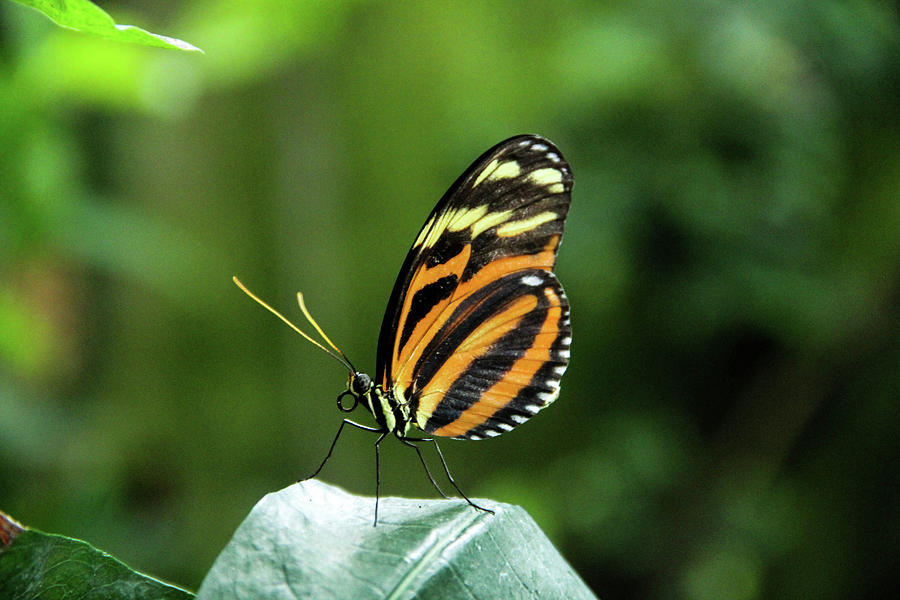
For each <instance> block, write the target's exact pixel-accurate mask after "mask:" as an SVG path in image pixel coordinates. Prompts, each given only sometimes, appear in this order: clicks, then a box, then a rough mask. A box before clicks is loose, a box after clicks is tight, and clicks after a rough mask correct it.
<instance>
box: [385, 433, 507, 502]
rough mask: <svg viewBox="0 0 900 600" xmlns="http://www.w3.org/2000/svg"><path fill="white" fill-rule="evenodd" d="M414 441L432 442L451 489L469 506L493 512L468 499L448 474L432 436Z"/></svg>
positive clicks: (442, 455) (445, 464) (445, 462)
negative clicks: (451, 486)
mask: <svg viewBox="0 0 900 600" xmlns="http://www.w3.org/2000/svg"><path fill="white" fill-rule="evenodd" d="M401 441H402V440H401ZM414 441H422V442H431V443H432V444H434V449H435V450H437V455H438V458H440V459H441V466H442V467H444V474H445V475H447V479H449V480H450V483H451V484H452V485H453V489H455V490H456V491H457V493H458V494H459V495H460V496H462V497H463V498H464V499H465V501H466V502H468V503H469V506H471V507H472V508H477V509H478V510H483V511H484V512H489V513H491V514H494V511H492V510H491V509H489V508H485V507H483V506H478V505H477V504H475V503H474V502H472V501H471V500H470V499H469V497H468V496H466V494H465V492H463V491H462V490H461V489H459V485H458V484H457V483H456V480H455V479H453V475H451V474H450V467H448V466H447V461H446V460H444V454H443V453H442V452H441V447H440V446H438V443H437V440H435V439H434V438H423V439H421V440H414ZM426 471H427V468H426ZM429 477H430V475H429Z"/></svg>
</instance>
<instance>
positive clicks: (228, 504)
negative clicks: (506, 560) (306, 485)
mask: <svg viewBox="0 0 900 600" xmlns="http://www.w3.org/2000/svg"><path fill="white" fill-rule="evenodd" d="M100 4H101V6H102V7H103V8H105V9H106V10H107V11H109V12H110V13H111V14H112V15H113V16H114V17H115V18H116V20H117V21H118V22H120V23H133V24H136V25H139V26H141V27H144V28H146V29H149V30H150V31H154V32H158V33H164V34H167V35H171V36H174V37H178V38H181V39H184V40H187V41H189V42H191V43H193V44H195V45H197V46H199V47H201V48H203V49H204V50H205V54H203V55H200V54H194V53H179V52H174V51H166V50H160V49H152V48H143V47H137V46H129V45H123V44H115V43H110V42H106V41H103V40H99V39H96V38H93V37H90V36H87V35H83V34H78V33H74V32H71V31H66V30H63V29H59V28H57V27H55V26H54V25H53V24H52V23H50V22H49V21H47V20H46V19H45V18H44V17H43V16H41V15H40V14H38V13H36V12H34V11H31V10H30V9H27V8H25V7H22V6H20V5H18V4H15V3H12V2H8V1H6V0H4V1H3V2H0V509H3V510H5V511H6V512H8V513H10V514H11V515H13V516H14V517H16V518H18V519H19V520H21V521H22V522H24V523H25V524H27V525H30V526H33V527H37V528H40V529H43V530H45V531H51V532H57V533H63V534H66V535H71V536H75V537H80V538H83V539H86V540H88V541H90V542H92V543H93V544H95V545H96V546H98V547H100V548H102V549H104V550H106V551H108V552H110V553H112V554H114V555H116V556H117V557H120V558H121V559H123V560H125V561H126V562H128V563H129V564H131V565H132V566H134V567H136V568H138V569H140V570H143V571H146V572H149V573H152V574H155V575H158V576H161V577H164V578H166V579H169V580H171V581H173V582H176V583H179V584H181V585H185V586H188V587H192V588H196V587H197V586H198V585H199V583H200V581H201V579H202V577H203V574H204V573H205V571H206V570H207V569H208V568H209V566H210V564H211V563H212V561H213V560H214V558H215V556H216V554H217V553H218V552H219V550H220V549H221V548H222V546H223V545H224V544H225V543H226V542H227V540H228V539H229V537H230V535H231V533H232V532H233V530H234V529H235V527H236V526H237V525H238V524H239V523H240V521H241V520H242V518H243V517H244V515H245V514H246V513H247V512H248V511H249V510H250V508H251V507H252V506H253V504H254V503H255V502H256V501H257V500H258V499H259V498H260V497H261V496H262V495H263V494H265V493H267V492H269V491H273V490H276V489H280V488H281V487H284V486H286V485H289V484H290V483H291V482H293V481H294V480H295V479H296V478H297V477H298V476H301V475H305V474H307V473H308V472H310V471H311V470H312V469H313V468H314V467H315V466H316V465H317V464H318V461H320V460H321V458H322V457H323V455H324V453H325V451H326V450H327V448H328V444H329V443H330V441H331V439H332V435H333V434H334V431H335V429H336V427H337V425H338V423H339V421H340V418H341V417H342V415H341V414H340V413H338V412H337V410H336V408H335V405H334V398H335V396H336V394H337V393H338V392H339V391H341V389H342V388H343V385H344V382H345V376H346V375H345V373H344V372H343V371H342V369H341V367H340V366H339V365H338V364H337V363H335V362H334V361H332V360H331V359H330V358H328V357H327V356H325V355H324V354H323V353H321V352H320V351H318V350H316V349H315V348H313V347H312V346H311V345H309V344H307V343H306V342H305V341H303V340H302V339H301V338H300V337H299V336H297V335H296V334H294V333H292V332H291V331H290V330H288V328H286V327H284V326H283V325H282V324H281V323H279V322H277V321H276V320H275V319H274V318H272V317H271V315H269V314H267V313H265V312H264V311H263V310H261V309H260V308H259V307H257V306H255V305H254V304H253V303H252V302H251V301H250V300H249V299H248V298H246V297H245V296H244V295H243V294H242V293H241V292H240V291H238V290H237V288H235V287H234V285H233V284H232V282H231V276H232V275H235V274H237V275H239V276H241V278H242V279H243V280H244V282H245V283H247V284H248V285H249V286H250V287H251V288H252V289H254V290H255V291H256V292H257V293H259V294H260V295H261V296H263V297H264V298H266V299H268V300H269V301H270V302H271V303H272V304H273V305H275V306H276V307H278V308H280V309H282V310H283V311H285V312H286V313H287V314H289V315H291V316H293V317H296V318H297V319H300V316H299V311H297V310H296V304H295V300H294V293H295V292H296V291H298V290H302V291H303V292H304V293H305V295H306V297H307V302H308V304H309V306H310V307H311V310H312V311H313V313H314V314H315V315H316V316H317V318H318V320H319V322H320V323H321V324H322V325H323V326H324V327H325V329H326V331H327V332H328V333H329V335H330V336H331V337H332V338H333V339H334V340H335V341H337V342H338V344H340V345H341V346H342V348H343V350H344V351H345V352H346V353H347V355H348V356H350V357H351V359H352V360H353V361H354V362H355V363H357V365H358V366H363V367H365V369H366V370H371V369H373V368H374V362H375V356H374V352H375V341H376V338H377V335H378V327H379V326H380V323H381V316H382V313H383V310H384V306H385V303H386V301H387V298H388V295H389V293H390V290H391V287H392V285H393V282H394V278H395V276H396V274H397V270H398V268H399V266H400V264H401V262H402V261H403V258H404V256H405V253H406V251H407V249H408V248H409V245H410V244H411V242H412V240H413V238H414V237H415V235H416V233H417V231H418V229H419V227H420V226H421V224H422V222H423V221H424V219H425V217H426V215H427V214H428V213H429V211H430V210H431V208H432V207H433V205H434V203H435V202H436V201H437V200H438V198H439V197H440V195H441V194H442V193H443V192H444V190H445V189H446V187H447V186H448V185H449V184H450V183H451V182H452V181H453V180H454V179H455V177H456V176H457V175H458V174H459V173H460V172H462V170H463V169H464V168H465V167H467V166H468V164H469V163H470V162H471V161H472V160H473V159H474V158H475V157H476V156H478V155H479V154H480V153H481V152H482V151H483V150H485V149H486V148H488V147H490V146H491V145H492V144H494V143H496V142H497V141H499V140H501V139H504V138H506V137H508V136H511V135H514V134H518V133H526V132H534V133H540V134H542V135H545V136H547V137H549V138H550V139H552V140H553V141H554V142H556V143H557V144H558V145H559V147H560V148H561V149H562V151H563V152H564V154H565V155H566V157H567V158H568V159H569V161H570V162H571V164H572V168H573V171H574V173H575V190H574V194H573V203H572V209H571V212H570V217H569V222H568V226H567V233H566V237H565V240H564V243H563V246H562V248H561V252H560V258H559V264H558V268H557V273H558V275H559V277H560V279H561V281H562V282H563V284H564V285H565V287H566V290H567V293H568V296H569V298H570V299H571V304H572V321H573V328H574V342H573V352H572V354H573V358H572V363H571V366H570V369H569V371H568V373H567V374H566V376H565V378H564V380H563V391H562V395H561V397H560V399H559V401H558V402H557V403H556V404H555V405H553V406H552V407H550V408H549V409H547V410H546V411H544V412H543V413H541V415H540V416H539V417H538V418H536V419H534V420H533V421H531V422H529V423H528V424H526V425H524V426H522V427H521V428H519V429H517V430H516V431H514V432H512V433H510V434H508V435H505V436H502V437H500V438H497V439H494V440H490V441H485V442H468V443H463V442H450V441H447V442H445V443H444V444H443V445H442V448H443V450H444V453H445V454H446V456H447V459H448V461H449V463H450V465H451V468H453V470H454V474H455V476H456V478H457V479H458V480H459V481H460V482H461V483H462V485H463V486H464V489H466V490H467V491H468V493H469V494H471V495H473V496H481V497H490V498H493V499H496V500H500V501H505V502H510V503H516V504H521V505H523V506H524V507H525V508H526V509H527V510H528V511H529V512H530V513H531V514H532V515H533V516H534V517H535V519H536V520H537V521H538V523H539V524H540V525H541V527H542V528H543V529H544V530H545V531H546V532H547V534H548V535H549V536H550V537H551V539H552V540H553V541H554V542H555V543H556V545H557V546H558V547H559V549H560V550H561V552H562V553H563V554H564V555H565V556H566V557H567V559H568V560H569V561H570V562H571V563H572V565H573V566H574V567H575V568H576V570H577V571H578V572H579V573H580V574H581V575H582V576H583V577H584V578H585V580H586V581H587V582H588V583H589V585H590V586H591V587H592V588H593V589H594V590H595V591H596V593H597V594H598V595H599V596H601V597H606V598H629V597H631V598H689V599H712V598H736V599H745V600H749V599H754V598H801V597H805V598H825V599H827V598H875V597H879V596H880V594H881V593H883V592H884V590H885V589H886V588H887V586H888V585H889V584H890V583H892V582H896V576H897V569H898V567H900V564H898V558H897V557H898V553H897V543H898V537H900V534H898V532H900V494H898V489H900V487H898V484H900V481H898V479H900V476H898V473H900V469H898V457H900V452H898V448H900V444H898V439H900V414H898V398H900V318H898V317H900V52H898V51H900V33H898V32H900V28H898V8H897V4H896V3H891V2H863V1H847V2H835V1H829V0H824V1H818V2H784V3H781V2H769V3H767V2H749V3H748V2H722V1H713V0H688V1H686V2H670V3H657V2H643V1H619V2H605V3H597V2H587V1H585V2H561V3H552V2H550V3H548V2H531V1H525V2H517V1H513V0H509V1H506V2H489V3H480V2H435V3H419V2H400V3H393V2H366V1H352V2H351V1H343V2H339V1H335V2H306V1H303V2H271V1H270V2H262V1H259V2H237V1H234V0H199V1H194V2H167V3H149V4H148V3H145V2H136V1H131V2H102V3H100ZM360 416H362V415H360ZM372 441H373V440H372V438H371V437H370V436H369V435H367V434H363V433H361V432H357V433H354V432H347V434H346V436H345V438H344V439H343V440H342V442H341V445H340V446H339V447H338V450H337V452H336V454H335V456H334V457H333V460H332V461H331V463H330V464H329V465H328V467H327V468H326V470H325V471H324V473H323V474H322V479H324V480H326V481H329V482H332V483H336V484H338V485H341V486H343V487H345V488H347V489H349V490H351V491H353V492H356V493H362V494H372V493H373V492H374V460H373V458H374V457H373V451H372ZM384 450H385V451H384V455H383V456H384V462H383V465H384V469H383V486H384V487H383V489H384V491H385V492H386V493H388V494H394V495H412V496H426V497H432V496H433V495H434V493H433V491H432V490H431V488H430V486H429V485H428V483H427V481H426V479H425V477H424V475H422V473H421V471H420V468H419V466H418V463H417V462H416V458H415V456H414V454H413V453H411V452H409V451H407V450H408V449H405V448H402V447H400V446H399V444H385V448H384Z"/></svg>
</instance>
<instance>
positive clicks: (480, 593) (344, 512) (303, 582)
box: [197, 481, 594, 600]
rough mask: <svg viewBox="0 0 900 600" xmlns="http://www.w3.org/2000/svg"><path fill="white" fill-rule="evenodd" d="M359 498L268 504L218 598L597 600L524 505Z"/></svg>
mask: <svg viewBox="0 0 900 600" xmlns="http://www.w3.org/2000/svg"><path fill="white" fill-rule="evenodd" d="M478 503H479V504H481V505H482V506H485V507H487V508H490V509H492V510H494V511H495V513H496V514H493V515H491V514H489V513H486V512H482V511H478V510H475V509H474V508H472V507H471V506H469V505H468V504H466V503H465V502H464V501H462V500H455V499H454V500H414V499H405V498H382V499H381V502H380V504H379V509H378V525H377V526H376V527H373V526H372V519H373V516H374V510H375V500H374V498H365V497H359V496H353V495H351V494H348V493H347V492H344V491H343V490H340V489H338V488H335V487H332V486H329V485H326V484H324V483H321V482H318V481H306V482H303V483H301V484H297V485H293V486H290V487H288V488H285V489H283V490H281V491H279V492H274V493H272V494H269V495H267V496H266V497H265V498H263V499H262V500H261V501H260V502H259V503H258V504H257V505H256V507H254V509H253V510H252V511H251V512H250V515H249V516H248V517H247V519H246V520H245V521H244V522H243V523H242V524H241V526H240V527H239V528H238V530H237V532H235V534H234V537H233V538H232V539H231V542H229V544H228V545H227V546H226V547H225V549H224V550H223V551H222V553H221V554H220V555H219V557H218V558H217V559H216V562H215V564H213V567H212V569H211V570H210V572H209V573H208V574H207V575H206V578H205V579H204V580H203V584H202V585H201V587H200V590H199V591H198V592H197V599H198V600H204V599H213V598H242V599H251V598H260V599H262V598H266V599H279V598H284V599H286V600H287V599H290V600H295V599H296V598H353V599H357V600H358V599H364V598H379V599H380V598H442V599H453V598H466V599H467V600H472V599H477V598H567V599H577V598H594V595H593V593H591V591H590V590H589V589H588V587H587V586H586V585H585V583H584V582H583V581H582V580H581V578H579V577H578V575H577V574H576V573H575V572H574V571H573V570H572V567H570V566H569V564H568V563H567V562H566V561H565V559H563V558H562V556H560V554H559V552H557V550H556V548H554V547H553V544H552V543H550V540H548V539H547V538H546V537H545V536H544V534H543V533H542V532H541V530H540V529H539V528H538V526H537V524H535V522H534V521H533V520H532V519H531V517H529V516H528V514H527V513H526V512H525V511H524V510H523V509H522V508H521V507H518V506H511V505H508V504H500V503H496V502H490V501H486V500H478Z"/></svg>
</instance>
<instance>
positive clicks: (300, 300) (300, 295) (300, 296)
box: [297, 292, 356, 373]
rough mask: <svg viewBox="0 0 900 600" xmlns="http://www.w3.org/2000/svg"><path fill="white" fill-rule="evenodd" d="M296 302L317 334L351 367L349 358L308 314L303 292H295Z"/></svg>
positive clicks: (354, 370)
mask: <svg viewBox="0 0 900 600" xmlns="http://www.w3.org/2000/svg"><path fill="white" fill-rule="evenodd" d="M297 304H299V305H300V310H301V311H302V312H303V316H304V317H306V320H307V321H309V322H310V324H311V325H312V326H313V327H314V328H315V330H316V331H318V332H319V335H321V336H322V339H323V340H325V341H326V342H328V345H329V346H331V347H332V348H334V351H335V352H337V353H338V354H340V355H341V358H343V359H344V361H346V363H347V365H349V366H350V367H351V368H352V367H353V365H351V364H350V359H349V358H347V356H346V355H345V354H344V353H343V352H341V349H340V348H338V347H337V346H335V345H334V342H332V341H331V338H329V337H328V336H327V335H325V332H324V331H322V328H321V327H319V324H318V323H316V320H315V319H313V318H312V315H311V314H309V310H308V309H307V308H306V302H304V301H303V292H297ZM353 372H354V373H355V372H356V369H353Z"/></svg>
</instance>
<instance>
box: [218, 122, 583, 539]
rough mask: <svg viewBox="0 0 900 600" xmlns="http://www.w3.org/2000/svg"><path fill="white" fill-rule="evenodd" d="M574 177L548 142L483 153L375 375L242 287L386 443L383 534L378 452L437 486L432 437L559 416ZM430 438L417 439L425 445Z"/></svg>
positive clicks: (381, 346)
mask: <svg viewBox="0 0 900 600" xmlns="http://www.w3.org/2000/svg"><path fill="white" fill-rule="evenodd" d="M572 184H573V177H572V172H571V169H570V167H569V164H568V163H567V162H566V160H565V159H564V158H563V156H562V153H561V152H560V151H559V149H558V148H557V147H556V146H555V145H554V144H553V143H552V142H550V141H549V140H546V139H544V138H542V137H540V136H537V135H519V136H516V137H512V138H509V139H507V140H505V141H502V142H500V143H499V144H497V145H495V146H494V147H493V148H491V149H489V150H487V151H486V152H485V153H484V154H482V155H481V156H480V157H479V158H478V159H477V160H476V161H475V162H474V163H472V165H471V166H470V167H469V168H468V169H466V171H465V172H464V173H463V174H462V175H460V177H459V178H458V179H457V180H456V181H455V182H454V183H453V185H451V186H450V188H449V189H448V190H447V192H446V193H445V194H444V196H443V197H442V198H441V200H440V202H438V203H437V206H435V207H434V210H432V211H431V214H430V215H429V216H428V218H427V219H426V220H425V225H424V226H423V227H422V230H421V231H420V232H419V235H418V236H417V237H416V239H415V242H413V245H412V248H411V249H410V250H409V253H408V254H407V255H406V260H405V261H404V262H403V266H402V267H401V268H400V273H399V275H398V276H397V281H396V283H395V284H394V288H393V291H392V292H391V296H390V299H389V300H388V304H387V309H386V310H385V313H384V320H383V321H382V324H381V332H380V334H379V336H378V346H377V354H376V369H375V376H374V378H373V377H370V376H369V375H367V374H365V373H362V372H360V371H358V370H357V369H355V368H354V367H353V365H352V363H351V362H350V361H349V360H348V359H347V357H346V356H345V355H344V353H343V352H341V351H340V349H339V348H338V347H337V346H336V345H335V344H334V343H333V342H332V341H331V340H330V339H329V338H328V336H327V335H325V333H324V331H323V330H322V329H321V327H319V325H318V324H317V323H316V321H315V320H314V319H313V318H312V315H311V314H310V313H309V311H308V310H307V308H306V305H305V302H304V300H303V295H302V294H300V293H298V294H297V298H298V303H299V305H300V309H301V311H302V312H303V315H304V316H305V317H306V319H307V320H308V321H309V323H310V324H311V325H312V326H313V328H314V329H315V330H316V331H317V332H318V334H319V335H320V336H321V337H322V339H323V340H324V342H325V343H326V344H327V345H328V346H329V347H330V349H329V348H326V347H325V346H324V345H322V344H320V343H319V342H317V341H316V340H314V339H313V338H312V337H311V336H309V335H307V334H306V333H304V332H303V331H301V330H300V329H299V328H298V327H296V326H295V325H294V324H293V323H291V322H290V321H289V320H288V319H286V318H285V317H284V316H282V315H281V313H279V312H277V311H276V310H275V309H273V308H272V307H270V306H269V305H268V304H266V303H265V302H263V301H262V300H260V299H259V298H258V297H257V296H255V295H254V294H253V293H252V292H251V291H250V290H248V289H247V288H246V287H245V286H244V285H243V284H242V283H241V282H240V281H239V280H238V279H237V278H236V277H235V278H234V281H235V283H236V284H237V285H238V286H239V287H240V288H241V289H242V290H243V291H244V292H246V293H247V294H248V295H249V296H250V297H251V298H253V299H254V300H256V301H257V302H258V303H259V304H261V305H262V306H263V307H265V308H266V309H268V310H269V311H271V312H272V313H273V314H275V315H276V316H277V317H279V318H280V319H281V320H283V321H284V322H285V323H287V324H288V325H289V326H290V327H291V328H293V329H294V330H295V331H297V332H298V333H300V334H301V335H302V336H303V337H304V338H306V339H307V340H309V341H310V342H312V343H313V344H315V345H316V346H318V347H319V348H321V349H322V350H324V351H325V352H327V353H328V354H329V355H331V356H332V357H334V358H335V359H336V360H338V361H339V362H341V363H342V364H343V365H344V367H345V368H347V370H348V372H349V376H348V379H347V387H346V389H345V390H344V391H343V392H341V393H340V394H339V395H338V397H337V406H338V408H339V409H340V410H341V411H342V412H348V413H349V412H352V411H353V410H355V409H356V408H357V407H358V406H359V405H362V406H363V407H364V408H365V410H367V411H368V412H369V413H371V415H372V417H374V419H375V423H376V425H375V426H369V425H363V424H360V423H356V422H355V421H351V420H349V419H344V420H343V421H342V422H341V424H340V426H339V428H338V431H337V434H336V435H335V437H334V440H333V441H332V443H331V447H330V448H329V450H328V454H327V455H326V456H325V459H324V460H323V461H322V463H321V464H320V465H319V468H318V469H316V471H315V472H314V473H313V474H312V475H310V477H309V478H312V477H315V476H316V475H318V474H319V472H320V471H321V470H322V468H323V467H324V466H325V463H326V462H327V461H328V459H329V457H330V456H331V454H332V452H333V450H334V447H335V445H336V444H337V440H338V438H339V437H340V435H341V431H342V430H343V428H344V426H346V425H351V426H353V427H356V428H358V429H362V430H365V431H371V432H374V433H376V434H378V438H377V440H376V442H375V457H376V488H375V489H376V493H375V497H376V502H375V524H376V525H377V523H378V498H379V493H380V483H381V476H380V458H379V447H380V444H381V442H382V441H383V440H384V439H385V438H386V437H387V436H388V435H391V434H393V435H394V436H395V437H396V438H397V439H398V440H400V442H401V443H403V444H404V445H406V446H410V447H412V448H414V449H415V451H416V453H417V454H418V457H419V460H420V462H421V463H422V465H423V466H424V468H425V472H426V474H427V475H428V478H429V480H430V481H431V483H432V484H433V485H434V487H435V488H436V489H437V491H438V492H439V493H440V494H441V495H443V496H444V497H446V495H444V493H443V492H442V491H441V489H440V487H439V486H438V485H437V483H436V482H435V481H434V478H433V477H432V476H431V473H430V471H429V470H428V465H427V464H426V462H425V460H424V458H423V456H422V453H421V450H420V448H419V446H418V445H417V444H418V443H420V442H432V443H433V444H434V447H435V448H436V450H437V454H438V457H439V458H440V462H441V465H442V466H443V470H444V473H445V474H446V476H447V479H448V480H449V481H450V482H451V484H452V485H453V487H454V488H455V489H456V491H457V492H458V493H459V494H460V495H461V496H462V497H463V498H464V499H465V500H466V501H467V502H468V503H469V504H470V505H472V506H473V507H475V508H477V509H480V510H485V511H487V512H492V511H489V510H487V509H485V508H482V507H480V506H478V505H477V504H475V503H474V502H472V500H470V499H469V498H468V497H467V496H466V495H465V494H464V493H463V491H462V490H461V489H460V487H459V486H458V485H457V484H456V481H455V480H454V479H453V477H452V476H451V474H450V470H449V468H448V467H447V463H446V461H445V460H444V457H443V454H442V453H441V451H440V447H439V446H438V445H437V442H436V441H435V437H450V438H456V439H467V440H481V439H486V438H490V437H494V436H497V435H500V434H502V433H505V432H507V431H510V430H512V429H514V428H515V427H516V426H518V425H520V424H522V423H524V422H525V421H527V420H528V419H530V418H531V417H533V416H534V415H535V414H536V413H537V412H538V411H540V410H541V409H543V408H544V407H546V406H548V405H549V404H551V403H553V402H554V401H555V400H556V398H557V397H558V396H559V389H560V379H561V378H562V375H563V373H564V372H565V370H566V366H567V364H568V361H569V356H570V352H569V347H570V344H571V341H572V335H571V326H570V322H569V305H568V299H567V298H566V295H565V292H563V289H562V286H561V285H560V284H559V282H558V281H557V279H556V276H555V275H554V274H553V267H554V265H555V263H556V253H557V249H558V248H559V244H560V241H561V238H562V234H563V227H564V224H565V219H566V214H567V213H568V210H569V203H570V198H571V192H572ZM422 435H424V437H418V436H422Z"/></svg>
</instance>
